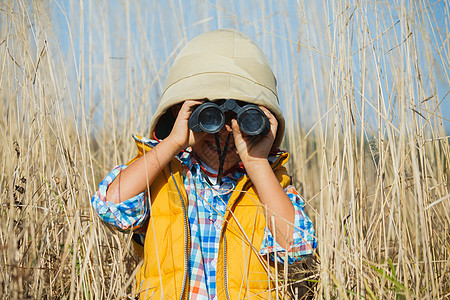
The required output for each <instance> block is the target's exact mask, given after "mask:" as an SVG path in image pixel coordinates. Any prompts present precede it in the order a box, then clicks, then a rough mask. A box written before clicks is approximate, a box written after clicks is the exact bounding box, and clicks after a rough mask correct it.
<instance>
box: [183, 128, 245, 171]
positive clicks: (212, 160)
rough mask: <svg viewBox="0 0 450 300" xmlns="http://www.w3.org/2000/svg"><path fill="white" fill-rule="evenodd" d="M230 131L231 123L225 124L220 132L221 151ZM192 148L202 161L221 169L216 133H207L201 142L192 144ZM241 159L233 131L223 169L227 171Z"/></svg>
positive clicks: (215, 168)
mask: <svg viewBox="0 0 450 300" xmlns="http://www.w3.org/2000/svg"><path fill="white" fill-rule="evenodd" d="M227 123H228V122H227ZM228 133H231V126H230V125H229V124H225V126H224V127H223V128H222V130H221V131H220V132H219V133H218V134H219V141H220V150H221V151H222V150H223V148H224V146H225V141H226V139H227V136H228ZM192 150H193V151H194V153H195V155H197V157H198V158H199V159H200V160H201V161H202V162H204V163H205V164H207V165H208V166H210V167H211V168H213V169H214V170H218V169H219V154H218V153H217V146H216V140H215V137H214V134H206V135H205V137H204V138H203V139H202V140H201V141H200V142H198V143H197V144H195V145H194V146H192ZM240 160H241V158H240V157H239V154H238V153H237V150H236V146H235V144H234V138H233V133H231V136H230V140H229V142H228V151H227V155H226V156H225V161H224V163H223V170H224V171H226V170H228V169H230V168H231V167H233V166H234V165H235V164H237V163H238V162H239V161H240Z"/></svg>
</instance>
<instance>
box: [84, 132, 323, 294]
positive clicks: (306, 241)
mask: <svg viewBox="0 0 450 300" xmlns="http://www.w3.org/2000/svg"><path fill="white" fill-rule="evenodd" d="M134 138H135V139H136V137H134ZM141 141H142V142H144V143H147V144H149V145H151V146H154V145H155V143H154V141H151V142H150V140H148V139H142V140H141ZM189 150H190V149H187V150H186V151H185V152H183V153H182V154H181V155H180V156H179V157H178V158H179V159H180V161H181V162H182V166H183V180H184V187H185V189H186V192H187V194H188V201H189V205H188V219H189V226H190V230H191V232H190V233H191V245H190V270H189V275H190V293H189V294H190V295H189V297H190V299H216V294H217V292H216V291H217V288H216V269H217V257H218V251H219V239H220V231H221V228H222V224H223V216H224V214H225V211H226V207H227V202H228V200H229V198H230V196H231V192H232V190H233V189H234V188H235V186H236V181H237V179H239V178H240V177H241V176H243V173H241V172H239V171H236V172H234V173H230V174H228V175H226V176H225V177H224V178H223V184H222V185H221V187H220V189H215V188H212V187H211V186H210V185H209V184H208V182H207V181H206V180H205V177H204V176H206V175H204V173H203V172H202V171H201V169H200V164H199V162H198V161H197V160H196V159H195V157H194V156H193V155H190V151H189ZM124 168H126V166H123V165H121V166H117V167H115V168H114V169H113V170H112V171H111V172H110V173H109V174H108V175H107V176H106V177H105V179H104V180H103V181H102V182H101V183H100V185H99V190H98V191H97V192H96V193H95V195H94V196H93V197H92V199H91V203H92V207H93V208H94V210H95V211H96V212H97V213H98V215H99V216H100V218H101V219H102V220H103V221H104V222H105V223H106V224H108V225H111V226H114V227H116V228H117V229H119V230H121V231H125V232H128V231H130V230H133V231H134V232H139V231H140V229H141V227H142V225H144V224H145V222H146V220H147V218H148V215H149V207H148V206H149V205H148V202H149V201H148V196H147V193H146V192H142V193H140V194H139V195H137V196H135V197H133V198H131V199H128V200H125V201H123V202H121V203H119V204H117V205H115V204H113V203H111V202H107V201H106V190H107V188H108V185H109V184H110V183H111V182H112V181H113V180H114V178H115V177H116V176H117V175H118V174H119V173H120V171H122V170H123V169H124ZM285 191H286V193H287V195H288V196H289V198H290V199H291V201H292V203H293V205H294V208H295V230H294V239H293V242H294V243H293V245H292V246H291V247H290V248H289V249H287V252H288V255H287V257H288V263H295V262H298V261H300V260H301V259H302V258H303V257H304V256H305V255H309V254H311V253H312V252H313V249H315V248H316V239H315V234H314V228H313V224H312V222H311V220H310V219H309V217H308V216H307V215H306V214H305V212H304V210H303V208H304V201H303V199H302V198H301V197H300V196H299V195H298V193H297V192H296V191H295V188H294V187H293V186H288V187H287V188H286V189H285ZM140 235H141V239H143V238H144V237H145V233H140ZM285 252H286V250H285V249H283V248H282V247H281V246H279V245H278V243H276V241H275V240H274V238H273V236H272V234H271V232H270V231H269V230H268V228H267V227H266V228H265V237H264V240H263V243H262V245H261V251H260V253H261V254H269V255H270V256H271V258H272V259H274V260H277V261H278V262H280V263H283V262H284V258H285ZM274 253H276V254H277V255H276V256H275V255H274Z"/></svg>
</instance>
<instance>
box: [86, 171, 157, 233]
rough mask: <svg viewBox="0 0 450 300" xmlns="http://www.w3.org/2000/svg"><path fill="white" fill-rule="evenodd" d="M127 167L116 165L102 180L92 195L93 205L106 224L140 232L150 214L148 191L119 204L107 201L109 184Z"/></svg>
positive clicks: (125, 230)
mask: <svg viewBox="0 0 450 300" xmlns="http://www.w3.org/2000/svg"><path fill="white" fill-rule="evenodd" d="M126 167H127V166H126V165H119V166H116V167H115V168H114V169H112V171H111V172H110V173H109V174H108V175H106V177H105V178H104V179H103V180H102V181H101V182H100V184H99V186H98V191H97V192H96V193H95V194H94V196H93V197H92V199H91V205H92V207H93V208H94V210H95V211H96V212H97V214H98V215H99V216H100V217H101V219H102V220H103V221H104V222H105V223H106V224H108V225H111V226H113V227H115V228H117V229H119V230H121V231H124V232H128V231H130V230H133V231H134V232H139V229H141V228H142V226H143V225H144V224H145V222H146V221H147V218H148V216H149V205H148V201H147V192H142V193H140V194H138V195H136V196H134V197H133V198H130V199H128V200H126V201H123V202H121V203H119V204H114V203H112V202H108V201H106V190H107V189H108V186H109V185H110V184H111V182H113V180H114V179H115V178H116V177H117V175H119V173H120V172H121V171H122V170H123V169H125V168H126Z"/></svg>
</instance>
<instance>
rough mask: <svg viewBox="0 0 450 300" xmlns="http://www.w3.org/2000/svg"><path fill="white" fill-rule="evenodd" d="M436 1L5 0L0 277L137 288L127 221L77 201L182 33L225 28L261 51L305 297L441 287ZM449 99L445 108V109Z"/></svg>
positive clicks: (440, 36) (446, 155)
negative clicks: (282, 127) (102, 217)
mask: <svg viewBox="0 0 450 300" xmlns="http://www.w3.org/2000/svg"><path fill="white" fill-rule="evenodd" d="M449 7H450V6H449V2H448V1H436V2H428V1H424V0H419V1H406V0H403V1H402V0H398V1H390V2H372V1H350V0H342V1H336V0H334V1H333V0H330V1H324V2H317V1H306V0H299V1H297V2H295V3H290V2H288V1H256V0H255V1H236V2H234V1H227V0H223V1H216V2H210V1H192V2H189V3H188V2H182V1H166V2H164V3H163V2H159V1H154V2H148V1H136V2H128V1H123V2H122V1H113V2H109V1H92V0H82V1H67V2H66V1H50V0H47V1H25V0H9V1H2V3H1V6H0V99H1V102H2V105H1V106H0V129H1V130H0V144H1V145H2V151H1V152H0V157H1V161H2V164H1V166H0V168H1V172H0V220H1V222H0V294H1V295H2V297H3V298H7V299H23V298H38V299H40V298H106V299H110V298H132V297H134V296H133V290H134V285H135V280H134V274H135V272H136V270H137V268H138V266H139V262H138V258H137V256H136V254H135V253H134V251H133V249H132V247H131V240H130V236H129V235H124V234H121V233H116V232H112V231H110V230H109V229H108V228H107V227H106V226H104V225H103V224H102V223H100V221H99V219H98V218H97V217H96V216H95V213H94V212H93V211H92V210H91V209H90V204H89V200H90V197H91V196H92V195H93V193H94V191H95V190H96V185H97V184H98V183H99V181H100V180H101V178H102V177H103V176H104V175H106V174H107V172H108V171H109V170H110V169H111V168H112V167H113V166H114V165H116V164H118V163H123V162H126V161H128V160H129V159H130V158H131V157H133V156H134V154H135V149H134V145H133V143H132V141H131V139H130V134H131V133H133V132H136V133H143V134H147V135H148V132H146V130H147V129H148V124H149V119H150V117H151V115H152V111H153V110H154V108H155V107H156V103H157V101H158V97H159V95H160V92H161V89H162V86H163V83H164V79H165V75H166V73H167V68H168V67H169V66H170V63H171V60H172V59H173V57H174V55H175V54H176V53H177V51H178V50H179V49H180V47H182V46H183V45H184V44H185V43H186V42H187V40H189V39H190V38H192V37H193V36H195V35H196V34H198V33H200V32H203V31H205V30H210V29H214V28H218V27H233V28H237V29H240V30H241V31H243V32H244V33H246V34H248V35H250V36H251V37H252V38H254V39H255V40H256V41H257V42H258V44H259V45H261V47H262V48H263V50H264V52H266V53H267V54H268V55H269V57H270V59H271V60H272V62H273V66H274V70H275V73H276V75H277V77H278V81H279V92H280V101H281V106H282V109H283V110H284V112H285V116H286V124H287V129H286V135H285V140H284V146H285V147H286V148H287V149H288V151H289V152H290V153H291V161H290V163H289V166H288V167H289V170H290V173H291V174H292V176H293V180H294V183H295V185H296V186H297V188H298V189H299V190H300V191H301V192H302V194H303V196H304V198H305V200H306V201H305V202H306V203H307V204H306V205H307V208H306V209H307V211H308V214H309V215H310V216H311V217H312V219H313V222H314V224H315V228H316V233H317V239H318V248H317V252H316V254H315V255H314V257H313V258H312V259H311V260H308V261H307V262H305V263H304V264H305V265H304V266H293V267H288V266H279V267H278V270H279V278H278V279H277V287H278V288H279V289H288V290H291V291H292V297H293V298H301V297H302V293H303V290H301V289H300V290H299V289H297V293H296V287H297V288H298V287H299V286H303V287H302V288H303V289H305V284H304V283H306V282H307V283H308V284H306V286H310V287H311V288H312V291H311V295H312V297H314V298H316V299H322V298H325V299H343V298H349V299H354V298H355V299H356V298H365V299H394V298H395V299H397V298H398V299H416V298H417V299H441V298H442V299H443V298H447V297H449V296H450V284H449V282H450V258H449V255H450V253H449V251H450V226H449V225H450V215H449V212H450V202H449V199H450V196H449V175H450V171H449V159H450V148H449V140H448V138H449V136H448V133H446V131H445V127H447V128H450V126H449V120H448V116H446V115H445V112H447V113H448V111H449V105H448V103H449V102H448V101H449V100H448V94H449V92H450V91H449V86H450V79H449V73H450V68H449V63H450V56H449V50H450V49H449V46H450V44H449V36H450V23H449V15H450V14H449ZM441 110H442V111H443V112H444V114H443V113H442V112H441Z"/></svg>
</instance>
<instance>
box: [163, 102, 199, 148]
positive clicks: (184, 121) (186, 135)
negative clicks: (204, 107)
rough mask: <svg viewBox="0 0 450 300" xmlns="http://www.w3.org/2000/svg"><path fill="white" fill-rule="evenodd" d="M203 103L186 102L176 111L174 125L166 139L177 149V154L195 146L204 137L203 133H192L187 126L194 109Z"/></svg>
mask: <svg viewBox="0 0 450 300" xmlns="http://www.w3.org/2000/svg"><path fill="white" fill-rule="evenodd" d="M204 102H205V101H203V100H186V101H184V103H183V105H182V106H181V108H180V110H179V111H178V116H177V118H176V120H175V124H174V125H173V128H172V131H171V132H170V134H169V136H168V137H167V139H168V140H170V141H171V142H172V143H173V144H174V145H175V147H177V152H180V151H181V150H184V149H186V148H187V147H190V146H193V145H195V144H196V143H198V142H199V141H200V140H201V139H203V137H204V136H205V135H206V133H205V132H198V133H197V132H193V131H192V130H191V129H190V128H189V125H188V120H189V117H190V116H191V114H192V112H193V111H194V109H195V107H196V106H198V105H200V104H202V103H204ZM175 113H176V112H175Z"/></svg>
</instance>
